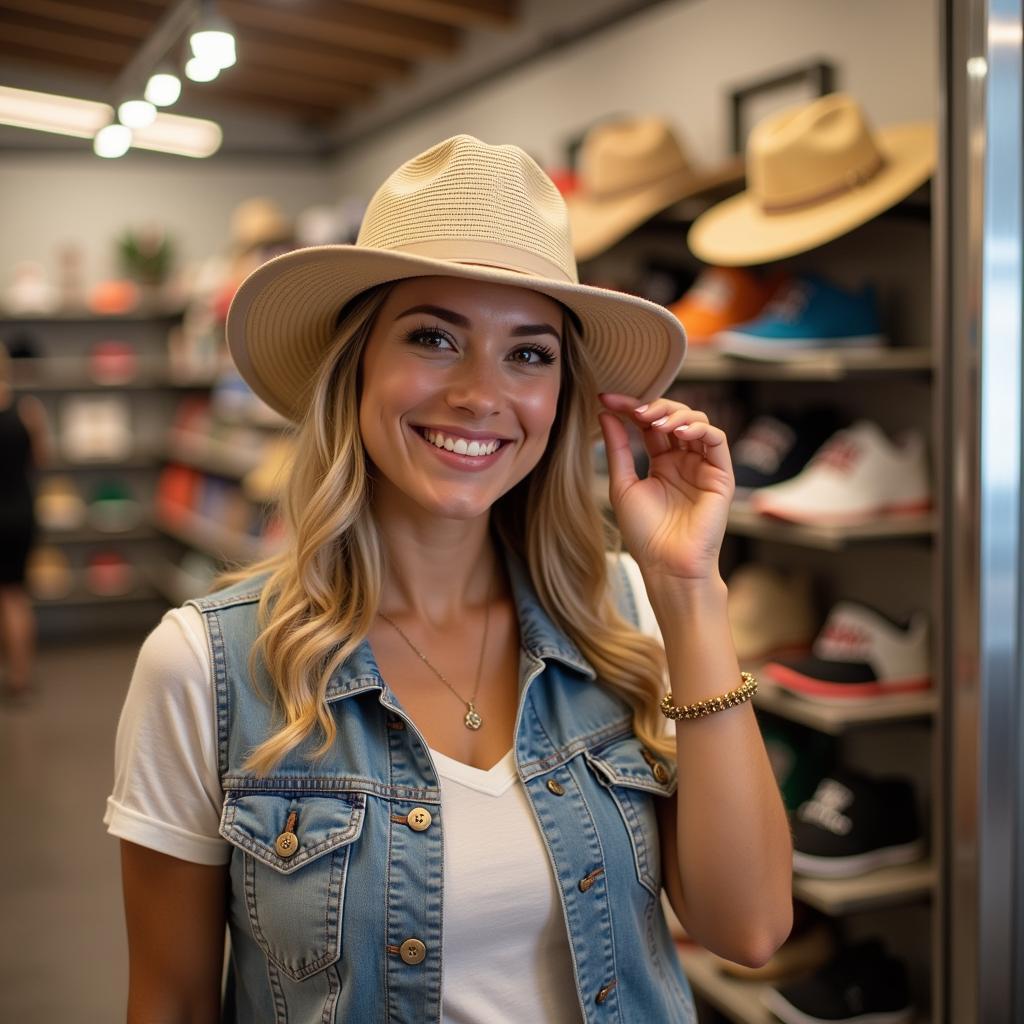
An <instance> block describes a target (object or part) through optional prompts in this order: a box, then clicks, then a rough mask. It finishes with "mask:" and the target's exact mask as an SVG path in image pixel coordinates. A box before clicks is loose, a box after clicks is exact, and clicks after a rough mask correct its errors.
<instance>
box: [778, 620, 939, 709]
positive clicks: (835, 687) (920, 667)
mask: <svg viewBox="0 0 1024 1024" xmlns="http://www.w3.org/2000/svg"><path fill="white" fill-rule="evenodd" d="M761 672H762V674H763V675H765V676H767V677H769V678H770V679H771V680H772V681H773V682H775V683H778V685H779V686H781V687H783V688H784V689H786V690H789V691H790V692H792V693H795V694H797V695H799V696H801V697H804V698H806V699H807V700H814V701H819V702H823V703H829V704H835V703H840V704H841V703H846V702H849V701H856V700H868V699H874V698H879V697H881V698H885V697H891V696H893V695H895V694H904V693H914V692H916V691H919V690H927V689H928V688H929V687H930V686H931V673H930V670H929V658H928V619H927V616H926V615H925V614H924V613H923V612H918V613H917V614H915V615H914V616H912V618H911V619H910V621H909V622H908V623H907V624H906V625H905V626H900V625H898V624H896V623H894V622H892V621H891V620H889V619H887V618H886V617H885V616H884V615H881V614H879V613H878V612H876V611H874V610H873V609H871V608H868V607H866V606H865V605H862V604H857V603H855V602H853V601H840V602H839V603H838V604H836V605H835V606H834V607H833V609H832V611H831V612H830V613H829V616H828V618H827V619H826V621H825V625H824V626H823V627H822V629H821V632H820V633H819V634H818V636H817V638H816V639H815V641H814V646H813V647H812V649H811V654H810V656H809V657H806V658H778V659H776V660H775V661H771V662H769V663H768V664H766V665H764V666H763V667H762V669H761Z"/></svg>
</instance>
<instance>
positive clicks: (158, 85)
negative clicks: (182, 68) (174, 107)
mask: <svg viewBox="0 0 1024 1024" xmlns="http://www.w3.org/2000/svg"><path fill="white" fill-rule="evenodd" d="M180 95H181V79H180V78H179V77H178V76H177V75H174V74H171V72H170V71H166V70H163V69H161V70H160V71H157V72H156V74H154V75H150V78H149V81H148V82H147V83H146V93H145V96H146V99H147V100H149V102H150V103H152V104H153V106H155V107H169V106H170V105H171V104H172V103H176V102H177V100H178V97H179V96H180Z"/></svg>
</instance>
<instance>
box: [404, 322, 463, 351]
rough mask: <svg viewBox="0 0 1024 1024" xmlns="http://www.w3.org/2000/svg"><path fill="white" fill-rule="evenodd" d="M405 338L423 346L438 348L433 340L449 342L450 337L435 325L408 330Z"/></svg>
mask: <svg viewBox="0 0 1024 1024" xmlns="http://www.w3.org/2000/svg"><path fill="white" fill-rule="evenodd" d="M406 340H407V341H411V342H412V343H413V344H414V345H422V346H423V347H424V348H440V346H439V345H437V344H435V342H438V341H441V342H448V343H451V340H452V339H451V337H449V335H448V334H447V333H446V332H445V331H442V330H441V329H440V328H437V327H419V328H417V329H416V330H413V331H409V333H408V334H407V335H406Z"/></svg>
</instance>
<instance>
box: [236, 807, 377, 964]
mask: <svg viewBox="0 0 1024 1024" xmlns="http://www.w3.org/2000/svg"><path fill="white" fill-rule="evenodd" d="M365 809H366V797H365V796H364V795H363V794H362V793H345V794H324V793H292V794H286V793H264V792H259V793H253V792H245V793H238V792H229V793H228V794H227V795H226V799H225V801H224V811H223V814H222V815H221V825H220V834H221V835H222V836H223V837H224V838H225V839H226V840H227V841H228V842H229V843H231V844H232V845H233V846H235V847H237V848H238V850H240V851H241V852H242V853H243V854H244V858H243V864H242V869H243V879H244V881H243V885H244V889H245V903H246V908H247V910H248V913H249V922H250V925H251V927H252V933H253V937H254V938H255V940H256V942H257V943H259V945H260V947H261V948H262V949H263V951H264V953H265V954H266V955H267V957H268V958H269V959H270V960H271V961H272V962H273V963H274V965H275V966H276V967H278V968H279V969H280V970H281V971H283V972H284V973H285V974H286V975H288V977H290V978H292V979H293V980H295V981H302V980H303V979H305V978H308V977H309V976H310V975H312V974H316V973H317V972H318V971H322V970H323V969H324V968H325V967H327V966H329V965H330V964H332V963H334V962H335V961H336V960H337V959H338V957H339V956H340V955H341V919H342V909H343V905H344V898H345V879H346V876H347V873H348V861H349V852H350V850H351V848H352V846H351V844H352V843H353V842H354V841H355V840H356V839H357V838H358V837H359V834H360V832H361V831H362V827H363V816H364V812H365ZM292 815H294V818H293V817H292ZM289 826H290V827H289ZM286 832H291V833H292V834H293V836H294V839H288V840H286V841H285V842H283V843H281V844H279V843H278V840H279V839H280V838H281V836H282V835H283V834H284V833H286ZM291 850H294V852H289V851H291ZM282 852H283V853H284V854H285V855H284V856H282ZM235 877H236V876H235V873H234V871H233V872H232V878H235Z"/></svg>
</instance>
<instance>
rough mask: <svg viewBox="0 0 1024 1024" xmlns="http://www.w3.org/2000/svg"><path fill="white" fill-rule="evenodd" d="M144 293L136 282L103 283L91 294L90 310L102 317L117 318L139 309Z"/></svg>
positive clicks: (116, 281) (117, 281)
mask: <svg viewBox="0 0 1024 1024" xmlns="http://www.w3.org/2000/svg"><path fill="white" fill-rule="evenodd" d="M141 301H142V293H141V292H140V290H139V286H138V285H137V284H135V282H134V281H124V280H114V281H101V282H100V283H99V284H98V285H96V286H95V287H94V288H93V290H92V291H91V292H90V293H89V309H91V310H92V312H94V313H96V314H98V315H100V316H116V315H118V314H120V313H131V312H132V310H135V309H138V307H139V304H140V303H141Z"/></svg>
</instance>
